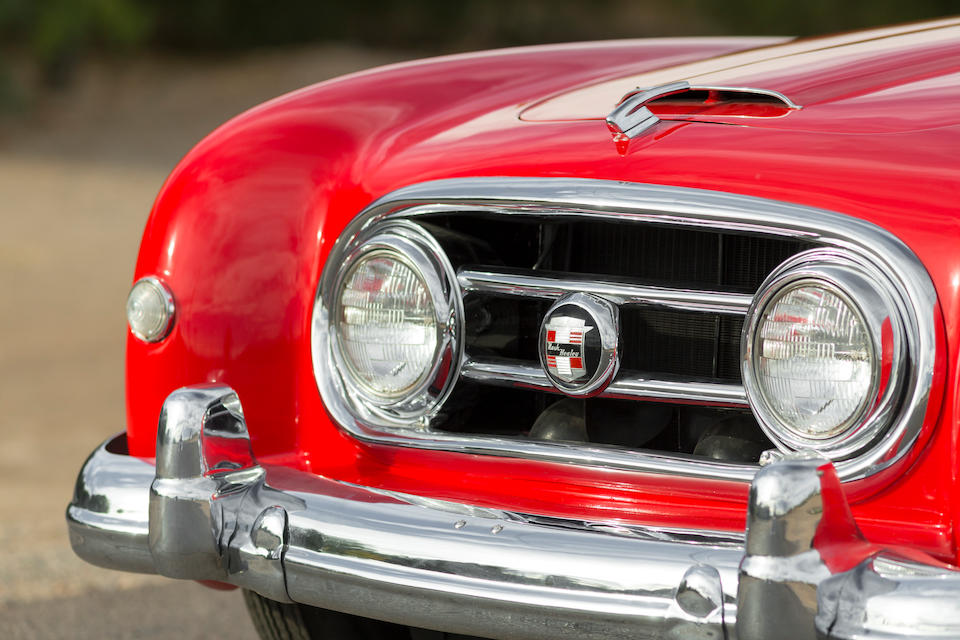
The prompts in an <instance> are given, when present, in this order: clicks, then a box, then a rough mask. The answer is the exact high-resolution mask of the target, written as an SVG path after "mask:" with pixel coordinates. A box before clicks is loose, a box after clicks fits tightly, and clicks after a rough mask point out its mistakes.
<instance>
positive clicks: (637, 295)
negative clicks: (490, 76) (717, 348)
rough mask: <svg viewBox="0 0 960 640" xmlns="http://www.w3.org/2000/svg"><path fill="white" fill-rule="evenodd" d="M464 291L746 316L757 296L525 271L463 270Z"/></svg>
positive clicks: (461, 285) (460, 272)
mask: <svg viewBox="0 0 960 640" xmlns="http://www.w3.org/2000/svg"><path fill="white" fill-rule="evenodd" d="M457 280H458V281H459V283H460V288H461V289H462V290H463V291H464V292H465V293H471V292H473V293H488V294H499V295H510V296H523V297H527V298H546V299H555V298H559V297H560V296H563V295H566V294H568V293H576V292H582V293H591V294H593V295H596V296H600V297H602V298H606V299H607V300H609V301H611V302H613V303H614V304H618V305H648V306H659V307H666V308H669V309H676V310H681V311H703V312H707V313H720V314H730V315H741V316H742V315H745V314H746V313H747V308H748V307H749V306H750V302H751V301H752V300H753V296H751V295H746V294H737V293H726V292H723V291H697V290H690V289H672V288H667V287H654V286H648V285H639V284H625V283H619V282H610V281H600V280H592V279H588V278H577V277H575V276H566V277H564V278H557V277H549V276H540V275H533V274H532V273H531V272H523V271H510V272H507V271H487V270H483V271H481V270H474V269H460V271H458V272H457Z"/></svg>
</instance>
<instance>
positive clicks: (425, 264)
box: [314, 222, 463, 426]
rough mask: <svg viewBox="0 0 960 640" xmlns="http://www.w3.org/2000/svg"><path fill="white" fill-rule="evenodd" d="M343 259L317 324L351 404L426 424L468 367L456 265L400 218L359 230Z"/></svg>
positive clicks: (378, 415) (376, 416) (391, 420)
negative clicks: (462, 369) (463, 359)
mask: <svg viewBox="0 0 960 640" xmlns="http://www.w3.org/2000/svg"><path fill="white" fill-rule="evenodd" d="M335 268H337V271H336V272H335V277H334V279H333V281H332V286H331V287H330V288H329V290H328V295H329V297H328V298H327V303H326V304H318V305H317V307H316V308H315V309H314V326H315V331H317V330H319V331H320V332H321V338H322V334H324V333H326V334H327V341H328V344H329V347H330V351H329V353H330V358H331V362H330V365H331V366H332V368H333V369H335V370H336V371H337V379H338V380H339V381H340V383H341V384H342V388H343V391H345V392H346V395H347V396H348V398H349V401H350V404H351V406H352V408H353V409H354V411H355V412H356V413H357V414H358V415H360V416H363V417H364V418H365V419H371V420H373V421H375V422H378V423H380V424H384V425H396V426H409V425H421V426H422V425H423V424H425V423H426V422H425V421H428V420H429V418H430V416H431V415H432V413H433V412H434V410H435V409H437V408H438V407H439V406H440V404H441V403H442V402H443V400H445V399H446V397H447V395H448V394H449V393H450V391H451V389H452V386H453V382H454V381H455V380H456V378H457V375H458V373H459V368H460V360H461V357H462V346H461V344H460V336H461V335H462V324H463V311H462V300H461V297H460V291H459V288H458V285H457V280H456V273H455V271H454V270H453V267H452V266H451V265H450V263H449V261H448V260H447V258H446V255H445V254H444V253H443V250H442V249H441V248H440V246H439V245H438V244H437V242H436V241H435V240H434V239H433V237H432V236H430V235H429V234H428V233H426V232H425V231H424V230H423V229H421V228H420V227H419V226H417V225H415V224H412V223H408V222H395V223H387V224H384V225H380V226H378V227H375V228H374V229H372V230H370V231H369V232H368V233H367V234H363V235H362V236H360V237H359V238H357V239H356V241H355V245H354V247H353V249H352V250H351V251H350V252H349V253H348V254H347V256H346V257H345V258H344V260H343V262H342V263H341V264H339V265H336V266H335ZM322 302H323V300H321V303H322ZM327 305H329V306H327ZM328 309H329V311H328ZM315 337H316V334H315ZM321 387H322V382H321Z"/></svg>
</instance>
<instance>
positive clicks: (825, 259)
mask: <svg viewBox="0 0 960 640" xmlns="http://www.w3.org/2000/svg"><path fill="white" fill-rule="evenodd" d="M896 300H897V292H896V289H895V288H894V287H893V285H892V284H891V283H890V282H889V281H888V280H887V279H886V277H885V275H884V274H883V272H881V271H880V270H878V269H876V268H874V267H873V266H872V265H869V264H866V263H863V262H860V261H858V260H857V259H856V258H854V257H853V256H850V255H847V254H846V253H844V252H842V251H839V250H828V249H816V250H811V251H807V252H804V253H800V254H797V255H796V256H794V257H793V258H790V259H789V260H787V261H786V262H784V263H783V264H781V265H780V266H779V267H777V269H775V270H774V272H773V273H772V274H770V277H769V278H767V280H766V282H764V283H763V285H761V287H760V290H759V291H758V292H757V294H756V296H755V297H754V301H753V305H752V306H751V308H750V310H749V311H748V313H747V319H746V322H745V323H744V332H743V341H742V345H741V351H742V355H743V362H742V374H743V384H744V390H745V391H746V394H747V400H748V401H749V403H750V408H751V409H752V410H753V413H754V415H755V416H756V417H757V421H758V422H759V423H760V426H761V427H762V428H763V430H764V431H765V432H766V434H767V436H769V437H770V439H771V440H772V441H773V442H774V444H776V445H777V446H778V447H779V448H780V449H783V450H786V451H791V450H798V449H814V450H816V451H818V452H820V453H821V454H823V455H825V456H827V457H828V458H831V459H833V460H841V459H846V458H849V457H851V456H853V455H856V454H857V453H859V452H861V451H863V450H865V449H866V448H867V447H869V446H870V445H871V444H872V443H873V442H875V440H876V439H877V438H878V437H880V436H881V435H882V434H883V433H884V432H885V430H886V429H887V428H888V427H889V426H890V424H891V422H892V420H893V419H894V417H895V411H896V409H897V407H898V406H899V403H900V401H901V397H902V396H901V392H902V389H903V374H902V370H903V367H904V363H905V362H906V342H905V337H904V328H903V322H902V319H901V315H900V312H899V308H898V306H897V302H896Z"/></svg>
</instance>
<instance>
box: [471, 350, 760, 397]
mask: <svg viewBox="0 0 960 640" xmlns="http://www.w3.org/2000/svg"><path fill="white" fill-rule="evenodd" d="M460 375H461V376H463V377H464V378H467V379H469V380H473V381H475V382H481V383H485V384H493V385H502V386H511V387H521V388H528V389H537V390H538V391H548V392H553V393H560V391H559V390H557V389H556V388H555V387H554V386H553V385H552V384H550V381H549V380H548V379H547V374H545V373H544V372H543V369H542V368H541V367H539V366H536V365H532V364H529V363H526V362H519V361H514V360H496V361H494V360H473V359H470V358H467V359H466V360H465V362H464V363H463V366H462V367H461V369H460ZM601 397H604V398H621V399H626V398H629V399H631V400H655V401H659V402H677V403H691V404H694V403H695V404H709V405H714V406H722V407H746V406H748V405H747V396H746V394H745V393H744V391H743V386H741V385H737V384H718V383H714V382H698V381H690V380H665V379H659V380H658V379H651V378H647V377H643V376H640V375H638V374H636V373H630V372H623V373H621V374H620V375H618V376H617V379H616V380H614V381H613V383H611V384H610V386H609V387H607V390H606V391H604V392H603V393H602V394H601Z"/></svg>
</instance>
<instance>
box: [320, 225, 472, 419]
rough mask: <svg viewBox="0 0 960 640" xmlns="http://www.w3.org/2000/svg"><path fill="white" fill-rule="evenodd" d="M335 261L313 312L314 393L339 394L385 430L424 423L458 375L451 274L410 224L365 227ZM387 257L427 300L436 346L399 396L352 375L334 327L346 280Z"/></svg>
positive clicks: (457, 306)
mask: <svg viewBox="0 0 960 640" xmlns="http://www.w3.org/2000/svg"><path fill="white" fill-rule="evenodd" d="M341 255H342V256H343V257H342V259H340V260H339V261H338V263H337V264H331V265H328V269H326V270H325V271H324V275H323V278H322V280H321V285H320V291H319V297H318V299H317V304H316V305H315V306H314V310H313V351H314V372H315V374H316V376H317V382H318V385H319V387H320V389H321V392H323V390H324V389H325V388H326V389H329V390H330V392H331V393H337V394H340V395H341V396H342V397H344V398H345V399H346V400H347V406H348V408H349V410H350V412H351V413H353V414H354V416H355V417H357V418H360V419H362V420H364V421H367V422H370V423H371V424H378V425H380V426H385V427H423V426H425V425H427V424H429V421H430V418H431V417H432V416H433V415H435V414H436V412H437V411H438V410H439V408H440V407H441V406H442V404H443V402H444V400H446V398H447V397H448V396H449V394H450V392H451V390H452V388H453V383H454V382H455V381H456V379H457V377H458V376H459V371H460V364H461V360H462V353H463V345H462V335H463V303H462V298H461V294H460V290H459V286H458V284H457V278H456V272H455V271H454V269H453V267H452V265H451V264H450V262H449V260H448V259H447V257H446V254H445V253H444V251H443V249H442V248H441V247H440V246H439V244H438V243H437V242H436V240H435V239H434V238H433V237H432V236H431V235H430V234H429V233H427V232H426V231H424V230H423V229H422V228H420V227H419V226H418V225H417V224H414V223H411V222H408V221H395V222H389V223H385V224H381V225H376V226H372V227H370V228H368V229H366V230H365V231H363V232H361V233H360V234H358V235H357V236H356V237H354V238H352V239H351V240H350V242H349V244H348V245H347V246H345V247H344V248H343V251H342V252H341ZM377 255H385V256H389V257H390V258H391V259H393V260H396V261H398V262H400V263H401V264H403V265H404V266H405V267H407V268H408V269H410V270H411V271H413V273H414V274H415V275H416V276H417V277H418V278H419V280H420V282H421V283H422V284H423V286H424V287H425V288H426V289H427V291H428V292H429V296H430V299H431V301H432V303H433V320H434V323H435V328H436V347H435V349H434V355H433V361H432V363H431V364H430V365H429V366H428V367H427V368H426V369H425V372H424V373H423V374H421V375H420V376H418V378H417V381H416V382H415V383H414V384H413V386H412V387H411V388H410V389H408V390H405V391H404V392H402V393H396V394H380V393H376V392H374V391H372V390H371V389H370V387H369V386H367V385H365V384H364V383H363V382H362V381H361V380H359V379H357V377H356V376H354V375H352V374H351V365H350V364H349V362H348V359H347V357H346V356H345V355H344V353H343V349H342V344H341V337H340V332H339V331H338V322H337V319H338V318H339V315H340V311H341V307H340V304H341V303H340V294H341V291H342V289H343V287H344V284H345V281H346V278H347V277H348V275H349V274H351V273H352V271H353V269H354V268H355V267H356V266H357V265H358V264H359V263H360V262H361V261H363V260H366V259H369V258H371V257H374V256H377Z"/></svg>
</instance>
